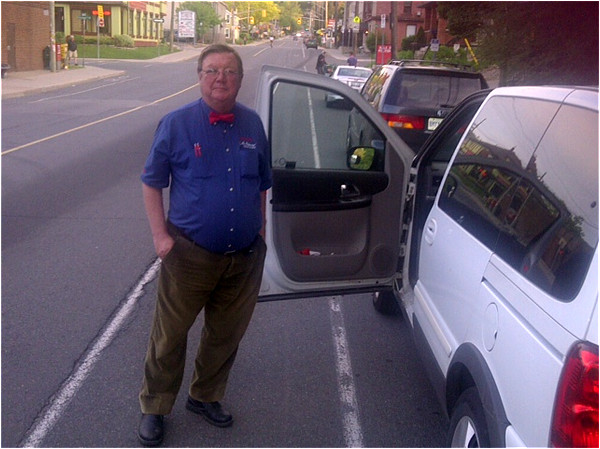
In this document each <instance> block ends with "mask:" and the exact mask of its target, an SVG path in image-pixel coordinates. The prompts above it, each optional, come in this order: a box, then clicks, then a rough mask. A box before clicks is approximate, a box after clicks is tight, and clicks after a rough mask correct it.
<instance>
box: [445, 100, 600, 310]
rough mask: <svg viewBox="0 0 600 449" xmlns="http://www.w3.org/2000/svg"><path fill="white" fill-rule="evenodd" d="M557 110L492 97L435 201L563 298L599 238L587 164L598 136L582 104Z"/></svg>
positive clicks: (576, 285)
mask: <svg viewBox="0 0 600 449" xmlns="http://www.w3.org/2000/svg"><path fill="white" fill-rule="evenodd" d="M558 108H559V105H558V104H557V103H552V102H544V101H538V100H529V99H514V98H503V97H495V98H493V99H492V100H491V101H490V102H489V103H488V105H487V107H486V108H485V110H484V111H483V113H482V114H480V115H479V116H478V117H477V119H476V121H475V123H474V124H473V125H472V127H471V129H470V131H469V133H468V135H467V137H466V138H465V140H464V141H463V143H462V145H461V148H460V151H459V153H458V154H457V156H456V157H455V159H454V161H453V163H452V167H451V169H450V171H449V173H448V176H447V178H446V181H445V184H444V187H443V190H442V192H441V195H440V199H439V206H440V208H441V209H442V210H444V211H445V212H446V213H448V214H449V215H450V216H451V217H452V218H453V219H454V220H455V221H456V222H458V223H459V224H460V225H461V226H462V227H463V228H465V229H466V230H467V231H469V232H470V233H471V234H472V235H474V236H475V237H477V239H478V240H479V241H481V242H482V243H483V244H485V245H486V246H487V247H488V248H490V249H491V250H494V251H495V252H496V253H497V254H498V255H499V256H500V257H502V258H503V259H504V260H505V261H506V262H508V263H509V264H510V265H512V266H513V267H514V268H515V269H517V270H519V271H520V272H521V273H522V274H523V275H524V276H526V277H528V278H529V279H530V280H532V281H533V282H534V283H536V284H537V285H538V286H539V287H541V288H543V289H544V290H546V291H548V292H549V293H552V294H554V295H555V296H557V297H558V298H559V299H568V298H572V297H573V296H574V294H575V293H576V291H577V290H578V289H579V286H580V285H581V282H582V280H583V277H584V274H585V270H587V266H588V265H589V261H590V258H591V254H592V252H593V251H592V248H594V247H595V245H596V243H597V233H598V227H597V224H598V222H597V209H596V202H597V197H598V189H597V175H596V178H595V183H594V176H593V173H597V165H596V171H593V169H591V168H590V167H589V164H588V166H585V164H586V162H585V161H588V162H590V161H593V162H592V163H596V164H597V155H594V145H595V144H597V135H596V136H595V137H594V136H590V135H589V134H590V133H591V134H593V133H594V131H593V126H594V123H595V122H594V121H593V120H590V119H589V114H592V113H591V112H589V111H585V113H586V114H588V117H586V118H584V117H582V116H581V114H582V112H581V110H577V109H576V108H573V107H563V109H561V111H560V112H559V113H558V116H557V117H556V118H554V116H555V114H557V111H558ZM563 111H564V112H563ZM567 111H568V112H567ZM568 114H570V115H568ZM575 117H579V118H580V120H577V119H576V118H575ZM574 120H577V121H576V124H575V123H574ZM596 120H597V118H596ZM551 122H552V123H553V125H552V126H551V127H550V128H548V124H549V123H551ZM574 144H576V145H574ZM569 148H577V151H576V152H574V151H569ZM559 155H563V156H564V155H570V157H569V158H568V160H567V159H564V158H563V156H561V157H559ZM575 155H577V157H575ZM574 179H578V180H577V182H576V183H575V184H576V186H577V187H576V188H572V187H571V186H574V184H573V180H574ZM594 214H596V216H594ZM567 265H568V266H567ZM563 271H568V273H570V275H569V276H567V275H565V274H562V272H563ZM573 275H575V276H573ZM567 277H568V278H569V281H568V282H566V281H564V279H566V278H567ZM559 278H562V279H563V281H560V280H559Z"/></svg>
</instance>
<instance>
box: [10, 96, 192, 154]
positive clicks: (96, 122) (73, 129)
mask: <svg viewBox="0 0 600 449" xmlns="http://www.w3.org/2000/svg"><path fill="white" fill-rule="evenodd" d="M197 86H198V85H197V84H194V85H193V86H190V87H187V88H185V89H183V90H180V91H179V92H175V93H174V94H171V95H168V96H166V97H163V98H159V99H158V100H154V101H153V102H151V103H148V104H145V105H142V106H137V107H135V108H133V109H129V110H127V111H123V112H119V113H118V114H115V115H111V116H110V117H105V118H101V119H100V120H96V121H94V122H90V123H86V124H85V125H81V126H78V127H76V128H71V129H68V130H66V131H62V132H59V133H57V134H53V135H51V136H48V137H44V138H42V139H38V140H34V141H33V142H29V143H26V144H24V145H20V146H18V147H14V148H11V149H10V150H6V151H3V152H2V153H0V155H2V156H4V155H6V154H10V153H14V152H15V151H19V150H22V149H24V148H27V147H30V146H33V145H37V144H38V143H42V142H46V141H48V140H52V139H55V138H57V137H60V136H64V135H65V134H69V133H72V132H75V131H79V130H80V129H84V128H88V127H90V126H94V125H97V124H98V123H103V122H106V121H108V120H112V119H114V118H117V117H122V116H124V115H127V114H131V113H132V112H136V111H139V110H140V109H143V108H147V107H149V106H154V105H155V104H158V103H160V102H161V101H165V100H168V99H169V98H173V97H176V96H177V95H180V94H182V93H184V92H187V91H188V90H190V89H194V88H196V87H197Z"/></svg>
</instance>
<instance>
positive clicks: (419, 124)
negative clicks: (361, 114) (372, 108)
mask: <svg viewBox="0 0 600 449" xmlns="http://www.w3.org/2000/svg"><path fill="white" fill-rule="evenodd" d="M381 116H382V117H383V118H384V119H385V121H386V122H387V123H388V125H389V126H390V127H392V128H403V129H425V117H415V116H411V115H399V114H381Z"/></svg>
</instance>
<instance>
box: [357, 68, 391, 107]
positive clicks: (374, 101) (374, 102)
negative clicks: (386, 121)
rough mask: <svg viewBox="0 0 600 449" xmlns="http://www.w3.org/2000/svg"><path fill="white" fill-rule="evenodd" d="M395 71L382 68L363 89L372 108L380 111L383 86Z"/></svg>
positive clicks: (363, 93)
mask: <svg viewBox="0 0 600 449" xmlns="http://www.w3.org/2000/svg"><path fill="white" fill-rule="evenodd" d="M392 74H393V71H392V70H391V69H389V68H387V67H380V68H379V69H377V70H376V71H375V72H374V73H373V75H371V77H370V78H369V80H368V81H367V84H365V86H364V87H363V91H362V95H363V97H364V98H365V100H367V101H368V102H369V104H370V105H371V106H373V107H374V108H375V109H377V110H379V103H380V102H381V95H382V93H383V92H382V91H383V86H385V83H386V81H387V80H388V78H389V77H390V76H392Z"/></svg>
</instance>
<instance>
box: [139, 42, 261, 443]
mask: <svg viewBox="0 0 600 449" xmlns="http://www.w3.org/2000/svg"><path fill="white" fill-rule="evenodd" d="M242 77H243V66H242V60H241V58H240V56H239V54H238V53H237V52H236V51H235V50H234V49H232V48H231V47H229V46H226V45H211V46H209V47H207V48H206V49H204V51H203V52H202V54H201V55H200V57H199V59H198V79H199V83H200V90H201V93H202V98H201V99H199V100H197V101H195V102H193V103H191V104H189V105H186V106H183V107H182V108H180V109H177V110H175V111H173V112H171V113H169V114H167V115H166V116H165V117H163V119H162V120H161V122H160V123H159V125H158V128H157V130H156V133H155V137H154V143H153V144H152V148H151V150H150V155H149V157H148V160H147V161H146V165H145V167H144V173H143V174H142V176H141V179H142V181H143V195H144V204H145V207H146V214H147V216H148V220H149V222H150V228H151V231H152V237H153V241H154V247H155V249H156V252H157V254H158V256H159V257H160V258H161V259H162V266H161V270H160V275H159V279H158V297H157V303H156V310H155V314H154V322H153V325H152V331H151V335H150V341H149V344H148V351H147V354H146V360H145V370H144V380H143V385H142V389H141V391H140V395H139V399H140V406H141V410H142V418H141V421H140V425H139V429H138V437H139V439H140V441H141V443H142V444H144V445H146V446H155V445H158V444H160V443H161V442H162V439H163V434H164V432H163V416H164V415H166V414H168V413H170V412H171V409H172V407H173V404H174V402H175V399H176V397H177V394H178V391H179V388H180V386H181V382H182V378H183V373H184V367H185V353H186V343H187V334H188V331H189V329H190V328H191V326H192V324H193V323H194V321H195V319H196V317H197V315H198V314H199V313H200V312H201V311H202V310H203V309H204V328H203V329H202V338H201V341H200V347H199V348H198V353H197V356H196V359H195V364H194V375H193V378H192V383H191V385H190V388H189V396H188V399H187V403H186V408H187V409H188V410H190V411H192V412H194V413H197V414H199V415H201V416H202V417H203V418H204V419H206V420H207V421H208V422H209V423H211V424H213V425H215V426H218V427H228V426H230V425H231V424H232V422H233V418H232V416H231V414H229V413H228V412H227V411H225V409H224V408H223V407H222V406H221V404H220V402H219V401H221V400H222V398H223V396H224V394H225V389H226V385H227V379H228V376H229V372H230V370H231V367H232V366H233V363H234V360H235V357H236V353H237V350H238V346H239V343H240V341H241V339H242V337H243V336H244V333H245V331H246V329H247V327H248V324H249V322H250V319H251V317H252V313H253V311H254V306H255V305H256V301H257V298H258V292H259V289H260V283H261V278H262V271H263V264H264V258H265V254H266V245H265V243H264V240H263V238H262V236H261V233H262V228H263V220H264V219H263V217H264V205H265V191H266V190H267V189H268V188H270V187H271V171H270V152H269V145H268V142H267V137H266V135H265V132H264V128H263V125H262V123H261V120H260V117H259V116H258V115H257V114H256V112H254V111H252V110H251V109H249V108H247V107H245V106H243V105H242V104H240V103H238V102H237V101H236V98H237V94H238V91H239V89H240V87H241V83H242ZM167 187H169V189H170V190H169V193H170V195H169V211H168V219H165V211H164V208H163V195H162V191H163V189H165V188H167Z"/></svg>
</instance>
